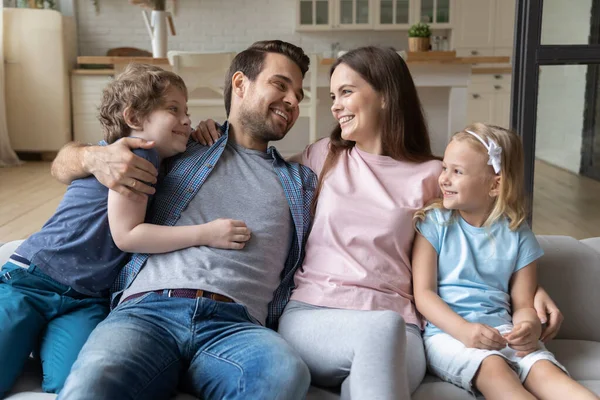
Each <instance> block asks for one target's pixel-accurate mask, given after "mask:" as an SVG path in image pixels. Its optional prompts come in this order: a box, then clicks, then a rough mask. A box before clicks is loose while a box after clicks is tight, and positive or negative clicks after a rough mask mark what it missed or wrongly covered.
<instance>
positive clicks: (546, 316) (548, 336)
mask: <svg viewBox="0 0 600 400" xmlns="http://www.w3.org/2000/svg"><path fill="white" fill-rule="evenodd" d="M533 306H534V307H535V311H536V312H537V315H538V318H539V319H540V322H541V323H542V324H547V325H546V326H545V327H544V329H543V330H542V335H541V336H540V340H541V341H542V342H549V341H550V340H552V339H554V337H555V336H556V334H557V333H558V331H559V330H560V326H561V324H562V322H563V320H564V319H565V317H563V315H562V313H561V312H560V310H559V309H558V307H557V306H556V304H555V303H554V301H552V299H551V298H550V296H549V295H548V293H546V291H545V290H544V288H542V287H541V286H538V288H537V291H536V292H535V297H534V299H533Z"/></svg>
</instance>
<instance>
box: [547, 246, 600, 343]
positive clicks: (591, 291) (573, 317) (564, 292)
mask: <svg viewBox="0 0 600 400" xmlns="http://www.w3.org/2000/svg"><path fill="white" fill-rule="evenodd" d="M537 239H538V241H539V242H540V245H541V246H542V248H543V249H544V252H545V255H544V256H543V257H542V258H541V259H540V261H539V263H538V265H539V271H538V281H539V283H540V285H542V286H543V287H544V288H545V289H546V291H547V292H548V293H549V294H550V296H551V297H552V299H553V300H554V301H555V302H556V304H557V305H558V307H559V308H560V310H561V311H562V313H563V315H564V317H565V320H564V323H563V325H562V328H561V330H560V332H559V334H558V336H557V338H559V339H573V340H594V341H600V313H599V312H598V305H599V304H600V287H598V285H599V284H600V252H598V251H596V250H594V249H593V247H592V246H590V245H586V244H584V243H582V242H580V241H578V240H576V239H574V238H572V237H568V236H538V237H537Z"/></svg>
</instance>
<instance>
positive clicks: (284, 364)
mask: <svg viewBox="0 0 600 400" xmlns="http://www.w3.org/2000/svg"><path fill="white" fill-rule="evenodd" d="M178 384H180V386H179V388H180V389H182V390H183V391H185V392H188V393H190V394H192V395H194V396H196V397H198V398H201V399H245V400H246V399H261V400H268V399H304V398H305V397H306V393H307V391H308V387H309V384H310V373H309V371H308V367H307V366H306V364H304V362H303V361H302V359H301V358H300V356H299V355H298V353H296V351H295V350H294V349H292V347H290V346H289V345H288V344H287V342H286V341H285V340H284V339H283V338H282V337H281V336H280V335H279V334H278V333H276V332H274V331H272V330H270V329H267V328H264V327H262V326H260V325H257V324H255V323H253V322H251V318H250V316H249V315H248V312H247V311H246V307H244V306H242V305H240V304H236V303H224V302H217V301H214V300H211V299H208V298H204V297H200V298H197V299H184V298H175V297H167V296H163V295H160V294H157V293H154V292H151V293H146V294H145V295H143V296H140V297H138V298H135V299H132V300H129V301H126V302H124V303H122V304H121V305H119V306H118V307H117V308H116V309H115V310H113V311H112V312H111V313H110V315H109V316H108V318H106V319H105V320H104V321H103V322H102V323H100V325H98V327H97V328H96V330H94V332H93V333H92V335H91V336H90V338H89V340H88V341H87V343H86V344H85V346H84V347H83V349H82V350H81V353H80V354H79V357H78V359H77V361H76V362H75V365H74V366H73V369H72V371H71V375H69V378H68V379H67V382H66V383H65V387H64V389H63V390H62V391H61V392H60V394H59V397H58V398H59V399H62V400H67V399H71V400H72V399H76V400H80V399H83V398H85V399H87V400H95V399H110V400H119V399H144V400H145V399H169V398H170V397H171V396H172V395H173V394H174V393H175V391H176V390H177V388H178Z"/></svg>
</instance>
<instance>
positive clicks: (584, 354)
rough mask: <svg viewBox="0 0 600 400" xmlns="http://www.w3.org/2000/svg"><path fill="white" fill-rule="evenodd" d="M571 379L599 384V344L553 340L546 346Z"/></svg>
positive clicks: (584, 341) (583, 341)
mask: <svg viewBox="0 0 600 400" xmlns="http://www.w3.org/2000/svg"><path fill="white" fill-rule="evenodd" d="M546 347H547V348H548V350H550V351H551V352H552V353H554V355H555V356H556V359H557V360H558V361H560V362H561V363H562V364H563V365H564V366H565V368H566V369H567V371H569V374H571V377H573V379H575V380H577V381H596V382H598V383H600V343H598V342H591V341H586V340H553V341H551V342H550V343H548V344H547V346H546Z"/></svg>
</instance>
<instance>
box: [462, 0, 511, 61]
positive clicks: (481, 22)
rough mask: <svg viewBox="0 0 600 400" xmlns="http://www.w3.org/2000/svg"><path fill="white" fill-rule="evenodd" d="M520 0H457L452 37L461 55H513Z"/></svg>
mask: <svg viewBox="0 0 600 400" xmlns="http://www.w3.org/2000/svg"><path fill="white" fill-rule="evenodd" d="M515 5H516V0H456V18H455V21H454V29H453V30H452V39H453V44H454V48H455V49H456V53H457V55H458V56H459V57H462V56H511V55H512V48H513V38H514V26H515V22H514V21H515Z"/></svg>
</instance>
